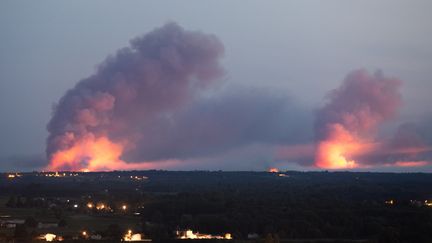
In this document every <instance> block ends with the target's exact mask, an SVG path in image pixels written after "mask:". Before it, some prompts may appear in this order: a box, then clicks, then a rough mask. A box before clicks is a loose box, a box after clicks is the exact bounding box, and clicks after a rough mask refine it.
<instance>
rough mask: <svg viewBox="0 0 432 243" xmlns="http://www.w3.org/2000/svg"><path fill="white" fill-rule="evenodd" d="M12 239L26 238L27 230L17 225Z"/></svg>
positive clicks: (23, 226)
mask: <svg viewBox="0 0 432 243" xmlns="http://www.w3.org/2000/svg"><path fill="white" fill-rule="evenodd" d="M14 237H15V238H19V239H23V238H27V237H28V232H27V228H26V226H25V225H24V224H17V225H16V227H15V232H14Z"/></svg>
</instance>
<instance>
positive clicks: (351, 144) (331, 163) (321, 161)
mask: <svg viewBox="0 0 432 243" xmlns="http://www.w3.org/2000/svg"><path fill="white" fill-rule="evenodd" d="M329 131H330V136H329V138H328V139H327V140H324V141H321V142H319V143H318V145H317V151H316V156H315V164H316V165H317V166H318V167H320V168H326V169H352V168H358V167H360V165H359V164H358V163H357V161H355V160H354V159H352V158H353V157H355V155H358V154H362V153H365V152H367V151H370V150H373V149H374V148H375V147H376V144H373V143H370V142H368V141H367V140H365V139H361V138H359V137H357V136H356V135H355V134H353V133H350V132H349V131H347V130H346V129H345V128H344V127H343V126H342V125H340V124H332V126H331V128H330V129H329Z"/></svg>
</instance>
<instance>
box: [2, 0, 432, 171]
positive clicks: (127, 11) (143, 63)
mask: <svg viewBox="0 0 432 243" xmlns="http://www.w3.org/2000/svg"><path fill="white" fill-rule="evenodd" d="M431 9H432V2H431V1H429V0H424V1H420V0H415V1H403V0H382V1H372V0H370V1H369V0H367V1H345V0H329V1H303V0H302V1H300V0H299V1H249V0H248V1H246V0H245V1H220V0H218V1H199V0H196V1H128V2H124V1H68V2H66V1H65V2H59V1H15V0H11V1H1V2H0V37H1V42H0V171H30V170H43V169H53V170H63V169H73V170H111V169H169V170H195V169H199V170H201V169H209V170H219V169H220V170H266V169H268V168H270V167H278V168H280V169H295V170H322V169H344V170H345V169H346V170H360V171H364V170H366V171H369V170H370V171H408V172H410V171H422V172H431V171H432V166H431V165H432V150H431V147H432V125H431V124H432V108H431V105H430V104H431V102H432V96H431V95H430V92H431V90H432V45H431V43H432V28H431V27H430V23H432V15H431V14H430V10H431ZM131 40H132V41H131ZM130 41H131V42H130ZM122 48H127V49H122ZM120 49H122V51H120V52H118V50H120ZM116 53H117V54H116ZM108 56H110V58H108V59H107V57H108ZM153 65H154V66H153ZM152 67H154V68H152ZM166 70H169V71H166ZM78 83H79V84H78ZM76 84H78V85H77V86H75V85H76ZM68 90H70V92H69V93H68V94H66V92H67V91H68ZM125 92H132V93H133V94H130V93H128V94H125ZM62 97H63V98H62ZM60 100H61V102H60ZM54 107H57V108H56V109H54ZM47 127H48V128H47ZM71 134H72V135H71ZM71 137H72V138H71ZM47 139H48V140H47ZM66 140H67V141H66ZM93 146H94V148H95V149H94V150H93V149H91V148H93ZM97 146H101V147H97ZM83 147H86V149H83ZM96 147H97V148H96ZM100 149H103V150H104V151H109V152H113V153H114V152H118V154H116V153H115V154H112V155H109V156H108V155H106V154H104V156H105V157H101V158H96V157H95V156H99V155H95V154H96V152H95V151H98V153H99V150H100ZM72 151H74V152H73V153H74V155H70V154H71V153H72ZM105 160H110V161H106V162H105ZM105 163H106V164H105Z"/></svg>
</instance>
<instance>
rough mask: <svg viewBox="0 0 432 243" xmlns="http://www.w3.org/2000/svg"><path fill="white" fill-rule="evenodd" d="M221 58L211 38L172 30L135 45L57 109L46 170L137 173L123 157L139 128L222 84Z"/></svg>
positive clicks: (168, 27) (219, 46) (109, 60)
mask: <svg viewBox="0 0 432 243" xmlns="http://www.w3.org/2000/svg"><path fill="white" fill-rule="evenodd" d="M223 52H224V48H223V45H222V44H221V42H220V41H219V40H218V39H217V38H216V37H215V36H213V35H207V34H203V33H201V32H192V31H186V30H184V29H183V28H181V27H180V26H179V25H177V24H175V23H168V24H166V25H164V26H163V27H161V28H158V29H155V30H153V31H152V32H150V33H148V34H146V35H144V36H142V37H138V38H136V39H134V40H132V41H131V45H130V47H126V48H123V49H121V50H119V51H118V52H117V53H116V54H115V55H114V56H111V57H108V58H107V59H106V60H105V62H104V63H102V64H101V65H100V67H99V68H98V69H97V72H96V74H94V75H92V76H90V77H89V78H86V79H83V80H81V81H80V82H79V83H78V84H77V85H76V86H75V87H74V88H73V89H71V90H69V91H67V93H66V94H65V95H64V96H63V97H62V98H61V99H60V101H59V103H58V104H57V105H56V107H55V110H54V113H53V116H52V118H51V120H50V121H49V124H48V127H47V128H48V131H49V137H48V139H47V151H46V152H47V156H48V158H49V160H50V164H49V167H48V169H52V170H56V169H70V170H109V169H119V168H124V169H127V168H135V167H138V168H139V167H140V165H136V164H126V163H125V162H124V161H122V160H121V159H120V156H121V155H122V154H123V153H124V152H125V151H128V150H132V149H134V148H135V146H136V145H135V144H136V142H137V141H139V140H141V139H143V136H145V134H141V133H140V132H139V131H140V128H141V127H142V126H145V125H146V124H148V123H151V122H152V120H154V119H157V118H158V117H160V116H168V115H169V114H170V113H171V112H173V111H175V110H177V109H179V108H180V107H182V106H183V105H185V104H187V103H188V102H189V101H190V100H191V99H192V98H193V97H194V96H196V95H197V94H198V93H199V91H200V90H202V89H205V88H207V87H209V86H210V85H211V83H212V82H213V81H214V80H217V79H218V78H220V77H221V75H223V70H222V68H221V66H220V65H219V59H220V57H221V56H222V55H223ZM145 139H150V140H151V139H153V138H151V137H146V138H145Z"/></svg>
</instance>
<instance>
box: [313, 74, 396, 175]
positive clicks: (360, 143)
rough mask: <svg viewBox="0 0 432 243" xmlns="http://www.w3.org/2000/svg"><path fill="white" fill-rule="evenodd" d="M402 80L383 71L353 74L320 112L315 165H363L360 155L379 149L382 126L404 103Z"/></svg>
mask: <svg viewBox="0 0 432 243" xmlns="http://www.w3.org/2000/svg"><path fill="white" fill-rule="evenodd" d="M401 83H402V82H401V81H400V80H398V79H394V78H386V77H384V76H383V75H382V74H381V73H380V72H377V73H376V74H374V75H370V74H368V73H367V72H366V71H364V70H357V71H353V72H352V73H350V74H349V75H348V76H347V77H346V78H345V80H344V82H343V84H342V85H341V86H340V87H339V88H338V89H336V90H333V91H332V92H331V93H330V94H329V95H328V97H327V98H328V103H327V104H326V105H324V107H322V108H321V109H320V110H319V111H318V114H317V120H316V123H315V133H316V139H317V140H316V154H315V165H316V166H318V167H321V168H329V169H341V168H354V167H359V166H361V161H356V160H355V157H356V155H361V154H363V153H367V151H371V150H374V149H375V147H376V144H375V142H374V137H375V135H376V132H377V128H378V125H379V124H380V123H382V122H384V121H386V120H389V119H391V118H393V117H394V116H395V115H396V113H397V110H398V108H399V107H400V106H401V104H402V101H401V95H400V93H399V87H400V85H401Z"/></svg>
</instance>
